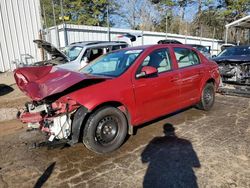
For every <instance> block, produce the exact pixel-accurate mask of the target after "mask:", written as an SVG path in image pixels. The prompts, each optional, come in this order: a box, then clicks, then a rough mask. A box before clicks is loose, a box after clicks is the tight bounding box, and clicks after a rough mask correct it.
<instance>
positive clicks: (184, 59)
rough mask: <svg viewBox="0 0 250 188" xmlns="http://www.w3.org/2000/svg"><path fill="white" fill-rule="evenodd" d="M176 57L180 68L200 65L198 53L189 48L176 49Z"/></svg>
mask: <svg viewBox="0 0 250 188" xmlns="http://www.w3.org/2000/svg"><path fill="white" fill-rule="evenodd" d="M174 53H175V57H176V60H177V63H178V67H179V68H184V67H190V66H193V65H198V64H200V59H199V57H198V55H197V53H196V52H195V51H193V50H191V49H188V48H174Z"/></svg>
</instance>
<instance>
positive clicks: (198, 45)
mask: <svg viewBox="0 0 250 188" xmlns="http://www.w3.org/2000/svg"><path fill="white" fill-rule="evenodd" d="M186 45H188V46H197V47H205V46H203V45H200V44H186Z"/></svg>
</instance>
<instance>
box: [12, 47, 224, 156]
mask: <svg viewBox="0 0 250 188" xmlns="http://www.w3.org/2000/svg"><path fill="white" fill-rule="evenodd" d="M15 79H16V82H17V85H18V86H19V88H20V89H21V90H22V91H23V92H25V93H26V94H27V95H28V96H29V97H30V98H31V99H32V101H31V102H28V103H27V104H26V107H25V108H24V109H23V110H22V111H21V112H20V113H19V118H20V120H21V121H22V122H24V123H28V126H29V127H32V128H38V129H40V130H42V131H44V132H47V133H48V136H49V141H53V140H59V139H64V140H67V141H68V143H70V144H75V143H77V142H79V140H82V141H83V143H84V144H85V146H86V147H87V148H89V149H91V150H93V151H95V152H97V153H106V152H110V151H113V150H115V149H117V148H118V147H120V145H121V144H122V143H123V142H124V139H125V137H126V135H127V134H133V128H134V127H135V126H137V125H140V124H142V123H144V122H147V121H150V120H153V119H156V118H158V117H161V116H163V115H166V114H169V113H172V112H175V111H177V110H180V109H183V108H186V107H188V106H194V105H196V106H197V107H198V108H199V109H203V110H209V109H211V107H212V106H213V104H214V99H215V91H216V90H217V88H218V86H219V81H220V76H219V70H218V66H217V64H216V63H215V62H213V61H210V60H208V59H207V58H206V57H204V56H203V55H202V54H201V53H199V52H198V51H197V50H195V49H193V48H192V47H188V46H185V45H180V44H167V45H152V46H140V47H133V48H126V49H122V50H119V51H115V52H111V53H109V54H106V55H103V56H101V57H99V58H98V59H96V60H94V61H93V62H91V63H90V64H89V65H87V66H86V67H84V68H83V69H82V70H81V71H80V72H72V71H68V70H64V69H59V68H56V67H51V66H44V67H24V68H19V69H17V70H15Z"/></svg>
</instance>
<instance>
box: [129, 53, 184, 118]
mask: <svg viewBox="0 0 250 188" xmlns="http://www.w3.org/2000/svg"><path fill="white" fill-rule="evenodd" d="M144 66H152V67H155V68H156V69H157V70H158V74H157V75H154V76H150V77H145V78H135V75H134V79H133V86H134V93H135V100H136V107H137V110H136V111H137V120H138V121H139V122H145V121H149V120H151V119H154V118H157V117H160V116H162V115H164V114H167V113H169V112H173V111H175V110H177V109H178V107H179V105H178V100H179V92H180V91H179V84H178V78H179V74H178V70H175V69H173V62H172V59H171V56H170V52H169V49H168V48H164V49H157V50H154V51H153V52H151V53H149V54H148V55H147V56H146V58H145V59H144V60H143V61H142V62H141V65H140V67H139V68H138V70H137V74H138V73H140V71H141V69H142V67H144Z"/></svg>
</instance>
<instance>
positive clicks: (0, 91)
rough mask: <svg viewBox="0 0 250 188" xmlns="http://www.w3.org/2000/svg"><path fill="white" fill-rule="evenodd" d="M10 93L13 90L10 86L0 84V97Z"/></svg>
mask: <svg viewBox="0 0 250 188" xmlns="http://www.w3.org/2000/svg"><path fill="white" fill-rule="evenodd" d="M12 91H14V89H13V88H12V87H11V86H8V85H5V84H0V96H3V95H7V94H8V93H10V92H12Z"/></svg>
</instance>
